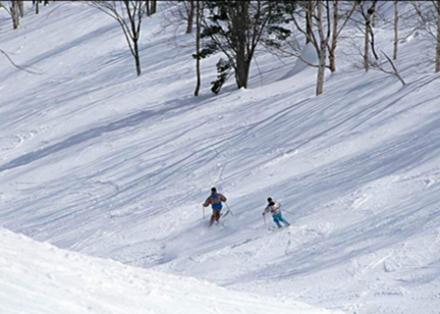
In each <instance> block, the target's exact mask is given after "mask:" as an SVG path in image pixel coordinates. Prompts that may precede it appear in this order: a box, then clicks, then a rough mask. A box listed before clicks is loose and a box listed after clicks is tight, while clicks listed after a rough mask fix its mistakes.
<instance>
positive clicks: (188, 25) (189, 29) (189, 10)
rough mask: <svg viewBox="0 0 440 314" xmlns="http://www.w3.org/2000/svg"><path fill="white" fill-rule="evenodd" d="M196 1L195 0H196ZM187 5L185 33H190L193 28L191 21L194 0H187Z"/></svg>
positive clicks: (192, 19) (192, 18)
mask: <svg viewBox="0 0 440 314" xmlns="http://www.w3.org/2000/svg"><path fill="white" fill-rule="evenodd" d="M196 1H197V0H196ZM188 7H189V8H187V12H188V13H187V16H188V17H187V21H188V23H187V27H186V33H187V34H191V33H192V29H193V21H194V7H195V5H194V0H189V1H188Z"/></svg>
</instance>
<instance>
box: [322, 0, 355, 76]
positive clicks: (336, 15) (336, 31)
mask: <svg viewBox="0 0 440 314" xmlns="http://www.w3.org/2000/svg"><path fill="white" fill-rule="evenodd" d="M339 4H340V1H339V0H334V1H333V21H332V23H333V26H332V40H331V43H330V45H329V47H328V52H329V63H330V71H332V72H335V71H336V55H335V52H336V47H337V45H338V38H339V36H340V35H341V32H342V30H343V29H344V28H345V26H346V25H347V22H348V21H349V20H350V18H351V16H352V15H353V12H354V10H355V9H356V5H357V3H356V2H350V4H351V9H350V10H349V11H348V13H346V14H345V15H341V14H340V13H341V10H340V8H339ZM347 4H348V3H347ZM341 17H342V18H343V23H342V25H341V27H339V21H340V19H341Z"/></svg>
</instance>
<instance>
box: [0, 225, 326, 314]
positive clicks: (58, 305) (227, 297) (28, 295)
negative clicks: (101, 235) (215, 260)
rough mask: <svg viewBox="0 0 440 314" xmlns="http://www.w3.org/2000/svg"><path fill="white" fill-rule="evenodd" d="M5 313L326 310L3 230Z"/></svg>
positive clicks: (0, 285)
mask: <svg viewBox="0 0 440 314" xmlns="http://www.w3.org/2000/svg"><path fill="white" fill-rule="evenodd" d="M0 239H1V241H0V253H1V254H0V265H1V267H0V274H1V276H0V278H1V279H0V300H1V301H2V302H1V312H2V313H5V314H9V313H32V314H38V313H41V314H49V313H66V314H67V313H75V314H81V313H99V314H101V313H112V314H116V313H124V314H125V313H133V314H135V313H154V314H161V313H173V314H177V313H255V314H258V313H270V312H271V311H272V310H273V309H276V312H277V313H293V312H294V313H299V314H320V313H322V314H324V313H330V312H328V311H325V310H317V309H313V308H312V307H310V306H307V305H305V304H301V303H293V302H283V303H281V302H277V301H276V300H274V299H273V298H270V297H264V298H261V297H258V296H252V295H247V294H244V293H237V292H232V291H229V290H227V289H224V288H219V287H216V286H215V285H213V284H209V283H207V282H200V281H197V280H194V279H191V278H184V277H176V276H172V275H164V274H160V273H156V272H151V271H146V270H143V269H141V268H135V267H129V266H126V265H122V264H120V263H115V262H113V261H110V260H99V259H96V258H91V257H86V256H82V255H80V254H78V253H71V252H68V251H63V250H60V249H57V248H55V247H53V246H51V245H49V244H47V243H36V242H35V241H32V240H30V239H28V238H26V237H24V236H19V235H16V234H13V233H11V232H9V231H6V230H4V229H0Z"/></svg>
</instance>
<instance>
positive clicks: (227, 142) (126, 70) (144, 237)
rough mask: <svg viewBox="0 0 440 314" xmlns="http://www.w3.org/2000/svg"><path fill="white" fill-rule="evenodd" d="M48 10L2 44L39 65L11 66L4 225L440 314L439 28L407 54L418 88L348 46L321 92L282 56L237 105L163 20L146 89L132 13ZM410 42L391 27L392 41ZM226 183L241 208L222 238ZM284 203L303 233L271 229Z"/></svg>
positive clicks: (366, 304) (291, 291)
mask: <svg viewBox="0 0 440 314" xmlns="http://www.w3.org/2000/svg"><path fill="white" fill-rule="evenodd" d="M28 9H29V8H28ZM44 10H45V11H43V12H42V15H41V16H34V15H28V16H26V18H25V19H23V22H22V28H21V29H19V30H17V31H13V30H11V29H10V28H11V27H10V21H9V20H7V17H6V16H5V15H4V13H3V15H1V16H0V48H1V49H3V50H5V51H7V52H9V53H10V55H11V57H12V58H13V59H14V61H15V62H17V63H19V64H22V65H27V66H29V67H31V69H32V70H33V71H35V72H37V73H39V75H31V74H28V73H26V72H23V71H19V70H17V69H15V68H14V67H12V66H11V65H9V64H8V63H7V62H6V60H5V59H4V58H3V57H1V58H2V59H0V60H1V61H0V66H1V71H0V95H1V97H0V182H1V190H0V193H1V194H0V225H1V226H2V227H4V228H7V229H10V230H12V231H14V232H21V233H24V234H25V235H27V236H29V237H31V238H33V239H35V240H40V241H48V242H50V243H51V244H54V245H56V246H58V247H60V248H64V249H69V250H72V251H77V252H82V253H84V254H89V255H93V256H97V257H105V258H112V259H115V260H117V261H120V262H123V263H126V264H129V265H134V266H140V267H144V268H150V267H154V268H155V269H157V270H160V271H163V272H170V273H174V274H181V275H185V276H194V277H196V278H199V279H205V280H208V281H210V282H213V283H216V284H218V285H222V286H226V287H229V288H233V289H236V290H242V291H252V292H255V293H258V294H261V295H271V296H274V297H278V298H281V299H284V300H291V299H295V300H301V301H304V302H307V303H309V304H312V305H315V306H319V307H326V308H331V309H339V310H344V311H346V312H347V313H353V312H356V313H359V314H373V313H375V314H377V313H392V312H395V313H409V314H415V313H417V314H418V313H420V310H421V309H423V313H424V314H432V313H438V308H440V282H439V277H440V269H439V264H440V248H439V246H440V193H439V192H440V184H439V181H440V158H439V156H440V141H439V138H440V118H439V117H440V115H439V113H440V106H439V103H440V102H439V99H440V80H439V76H438V75H434V74H432V73H431V72H432V68H433V65H432V62H429V60H428V59H427V58H426V57H427V54H428V53H429V51H431V50H430V47H429V45H428V43H429V41H428V40H427V38H426V37H425V36H424V35H423V34H421V33H420V34H416V35H417V36H412V37H409V38H408V39H407V40H405V41H404V42H402V43H401V45H400V56H399V58H400V59H399V61H398V62H397V63H396V65H397V66H398V67H399V69H400V71H401V75H402V76H403V78H404V79H405V80H406V81H407V83H408V84H407V85H406V86H404V87H402V86H401V85H400V83H399V82H398V81H397V80H396V79H395V78H394V77H392V76H387V75H385V74H383V73H380V72H375V71H370V72H369V73H368V74H365V73H364V72H363V71H362V70H359V69H358V68H357V63H358V62H359V61H360V58H359V57H357V56H354V57H351V58H350V57H347V54H349V52H350V51H351V49H352V47H349V46H341V47H340V48H341V49H340V50H339V52H344V54H340V55H338V56H337V57H338V62H339V63H338V71H337V72H336V73H335V74H332V75H328V76H327V80H326V92H325V94H324V95H321V96H319V97H315V96H314V79H315V75H316V72H315V70H314V69H308V68H303V67H300V66H295V63H294V60H282V61H280V60H278V59H277V58H275V57H272V56H270V55H267V54H264V53H262V54H260V55H259V56H258V58H257V62H258V67H257V66H256V64H255V66H254V67H253V73H252V75H251V77H252V79H251V81H250V84H249V86H250V88H249V89H248V90H238V91H237V90H235V86H234V84H233V82H229V83H228V85H227V86H226V87H225V89H224V90H223V91H222V93H221V94H220V95H219V96H214V95H212V94H211V93H210V91H209V90H208V88H209V82H210V81H211V80H212V78H213V76H214V74H215V73H214V71H213V65H214V64H215V63H216V61H217V60H216V59H215V58H213V59H211V60H207V61H206V60H204V61H203V62H202V68H203V71H204V75H203V93H202V95H201V96H200V97H198V98H194V97H192V92H193V89H194V86H195V82H194V61H193V60H192V58H191V54H192V53H193V48H192V46H189V47H187V48H182V46H183V45H182V44H181V43H182V41H187V42H188V43H191V42H192V37H191V36H190V35H183V34H182V35H177V40H178V41H179V43H180V46H179V48H176V46H174V45H173V44H171V43H170V40H172V39H173V38H174V32H173V30H172V29H167V30H165V31H163V30H162V25H161V23H162V21H163V20H162V19H161V17H160V15H157V16H156V17H154V18H151V19H148V20H146V21H145V24H144V29H143V35H142V38H141V43H142V45H141V49H142V67H143V75H142V76H141V77H140V78H137V77H135V70H134V62H133V60H132V59H131V56H130V53H129V51H128V50H127V48H126V47H125V42H124V38H123V35H122V33H121V31H120V30H119V28H118V25H117V24H115V23H114V21H112V20H111V19H109V18H107V17H106V16H105V15H103V14H102V13H100V12H99V11H96V10H93V9H91V8H88V7H85V6H83V5H81V4H71V3H60V4H55V5H54V6H52V7H50V8H44ZM382 26H383V25H382ZM181 33H183V31H182V32H181ZM391 38H392V32H391V31H390V30H389V29H387V27H386V25H385V26H384V27H383V28H378V29H377V30H376V41H377V43H378V48H380V49H384V50H385V51H387V52H388V51H389V50H390V49H391V48H392V44H391V42H392V41H391ZM292 69H294V70H295V71H292ZM259 72H261V76H259V75H258V73H259ZM213 185H215V186H217V187H218V188H219V190H220V191H222V192H224V193H225V194H226V196H227V197H228V199H229V206H230V207H231V209H232V211H233V212H234V214H235V216H234V217H232V216H229V217H227V218H226V219H225V221H224V225H223V226H218V227H219V228H215V229H214V228H213V229H210V230H208V229H207V228H206V224H207V221H206V220H205V221H203V220H202V208H201V206H200V203H201V202H202V201H203V200H204V199H205V198H206V197H207V196H208V193H209V189H210V188H211V186H213ZM268 196H271V197H273V198H275V199H276V200H279V201H281V202H282V203H283V208H284V209H285V210H286V211H288V212H290V213H287V212H286V213H285V217H286V218H287V219H288V220H290V221H291V223H292V228H291V229H289V230H283V231H281V232H277V233H269V232H268V231H267V227H265V226H264V222H263V220H262V218H261V212H262V209H263V208H264V205H265V201H266V198H267V197H268ZM292 213H293V214H292ZM271 223H272V222H270V221H268V224H271Z"/></svg>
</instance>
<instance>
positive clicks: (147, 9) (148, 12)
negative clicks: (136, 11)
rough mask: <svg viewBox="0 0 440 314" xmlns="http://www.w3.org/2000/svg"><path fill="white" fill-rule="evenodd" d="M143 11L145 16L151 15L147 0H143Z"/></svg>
mask: <svg viewBox="0 0 440 314" xmlns="http://www.w3.org/2000/svg"><path fill="white" fill-rule="evenodd" d="M145 11H146V12H145V13H146V14H147V16H150V15H151V11H150V1H149V0H145Z"/></svg>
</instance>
